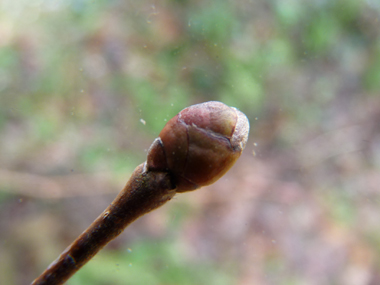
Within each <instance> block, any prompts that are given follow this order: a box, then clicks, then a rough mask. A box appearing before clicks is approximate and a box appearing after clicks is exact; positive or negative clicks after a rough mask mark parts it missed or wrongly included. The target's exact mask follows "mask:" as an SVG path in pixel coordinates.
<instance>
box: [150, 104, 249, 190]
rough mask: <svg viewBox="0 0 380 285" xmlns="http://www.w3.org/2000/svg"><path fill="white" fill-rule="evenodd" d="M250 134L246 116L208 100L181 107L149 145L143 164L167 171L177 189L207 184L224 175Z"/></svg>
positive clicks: (151, 168)
mask: <svg viewBox="0 0 380 285" xmlns="http://www.w3.org/2000/svg"><path fill="white" fill-rule="evenodd" d="M248 133H249V122H248V119H247V117H246V116H245V115H244V114H243V113H242V112H240V111H239V110H237V109H236V108H233V107H228V106H227V105H225V104H223V103H221V102H217V101H210V102H205V103H202V104H197V105H193V106H190V107H188V108H185V109H183V110H182V111H181V112H179V114H177V115H176V116H175V117H174V118H172V119H171V120H170V121H169V122H168V123H167V124H166V125H165V127H164V128H163V129H162V131H161V133H160V135H159V137H158V138H157V139H156V140H155V141H154V142H153V144H152V145H151V147H150V148H149V152H148V158H147V164H146V167H147V169H149V170H152V171H169V172H171V173H172V175H173V178H174V179H175V181H174V182H175V183H176V185H177V190H176V191H177V192H185V191H190V190H194V189H197V188H199V187H201V186H205V185H209V184H211V183H213V182H215V181H216V180H218V179H219V178H220V177H221V176H223V175H224V174H225V173H226V172H227V171H228V170H229V169H230V168H231V167H232V165H233V164H234V163H235V161H236V160H237V159H238V158H239V156H240V154H241V153H242V151H243V149H244V147H245V145H246V143H247V140H248Z"/></svg>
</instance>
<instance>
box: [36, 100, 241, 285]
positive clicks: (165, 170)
mask: <svg viewBox="0 0 380 285" xmlns="http://www.w3.org/2000/svg"><path fill="white" fill-rule="evenodd" d="M248 132H249V123H248V119H247V117H246V116H245V115H244V114H243V113H241V112H240V111H238V110H237V109H235V108H231V107H228V106H226V105H224V104H223V103H220V102H215V101H214V102H206V103H203V104H198V105H193V106H190V107H188V108H185V109H184V110H182V111H181V112H180V113H179V114H177V115H176V116H175V117H174V118H172V119H171V120H170V121H169V122H168V123H167V124H166V125H165V127H164V128H163V130H162V131H161V133H160V135H159V137H158V138H157V139H155V140H154V142H153V144H152V145H151V147H150V148H149V151H148V156H147V161H146V162H145V163H143V164H141V165H139V166H138V167H137V168H136V169H135V171H134V172H133V174H132V176H131V178H130V179H129V181H128V183H127V185H126V186H125V187H124V189H123V190H122V191H121V192H120V194H119V195H118V196H117V197H116V199H115V200H114V201H113V202H112V203H111V205H110V206H109V207H108V208H107V209H106V210H105V211H104V212H103V213H102V214H101V215H100V216H99V217H98V218H97V219H96V220H95V221H94V222H93V223H92V224H91V225H90V227H89V228H88V229H87V230H85V231H84V232H83V233H82V234H81V235H80V236H79V237H78V238H77V239H76V240H75V241H74V242H73V243H72V244H71V245H70V246H69V247H68V248H67V249H66V250H65V251H64V252H63V253H62V254H61V255H60V256H59V257H58V259H57V260H56V261H54V262H53V263H52V264H51V265H50V266H49V267H48V268H47V269H46V270H45V271H44V272H43V273H42V274H41V276H40V277H38V278H37V279H35V280H34V281H33V283H32V285H56V284H63V283H64V282H65V281H66V280H67V279H68V278H70V276H72V275H73V274H74V273H75V272H76V271H78V270H79V269H80V268H81V267H82V266H83V265H84V264H85V263H86V262H87V261H89V260H90V259H91V258H92V257H93V256H94V255H95V254H96V253H97V252H98V251H99V250H100V249H102V248H103V247H104V246H105V245H106V244H107V243H108V242H109V241H111V240H112V239H114V238H115V237H117V236H118V235H119V234H120V233H121V232H122V231H123V230H124V228H125V227H126V226H128V225H129V224H130V223H131V222H133V221H134V220H135V219H137V218H138V217H140V216H142V215H144V214H146V213H148V212H150V211H151V210H153V209H156V208H158V207H160V206H161V205H163V204H164V203H166V202H167V201H169V200H170V199H171V198H172V197H173V196H174V195H175V193H180V192H186V191H191V190H195V189H198V188H199V187H201V186H204V185H209V184H211V183H213V182H215V181H216V180H217V179H219V178H220V177H221V176H223V175H224V174H225V173H226V172H227V170H228V169H229V168H231V166H232V165H233V164H234V163H235V161H236V160H237V159H238V158H239V156H240V154H241V153H242V151H243V149H244V147H245V145H246V143H247V139H248Z"/></svg>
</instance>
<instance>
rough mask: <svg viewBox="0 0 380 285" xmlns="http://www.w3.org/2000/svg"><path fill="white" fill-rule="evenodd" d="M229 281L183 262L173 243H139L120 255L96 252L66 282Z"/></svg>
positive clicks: (193, 263)
mask: <svg viewBox="0 0 380 285" xmlns="http://www.w3.org/2000/svg"><path fill="white" fill-rule="evenodd" d="M231 282H232V278H231V276H228V275H227V274H225V273H224V272H223V271H221V270H218V269H216V268H215V265H213V264H208V263H205V262H202V261H199V260H196V261H195V260H194V261H191V260H186V258H185V253H184V252H183V251H182V250H181V245H180V244H178V243H176V241H174V240H172V241H170V240H167V241H164V242H155V243H152V242H150V241H146V242H144V241H140V242H137V243H135V244H133V245H132V246H131V249H127V250H124V251H120V252H115V251H104V252H100V253H99V254H98V255H97V256H96V257H95V258H94V259H93V260H91V261H90V262H89V263H88V264H86V265H85V266H84V267H83V268H82V269H81V270H80V271H79V272H78V273H77V274H76V275H75V276H73V277H72V278H71V280H70V281H69V282H68V284H69V285H81V284H88V283H91V284H93V285H103V284H115V285H117V284H120V285H122V284H129V285H143V284H151V285H154V284H168V285H169V284H173V285H174V284H185V285H186V284H189V285H191V284H211V285H214V284H215V285H222V284H231Z"/></svg>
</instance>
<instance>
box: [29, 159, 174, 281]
mask: <svg viewBox="0 0 380 285" xmlns="http://www.w3.org/2000/svg"><path fill="white" fill-rule="evenodd" d="M174 195H175V186H174V183H173V182H172V178H171V177H170V174H169V173H167V172H156V171H149V170H146V169H144V163H143V164H141V165H139V166H138V167H137V168H136V169H135V171H134V172H133V174H132V176H131V178H130V179H129V181H128V182H127V184H126V185H125V187H124V189H123V190H122V191H121V192H120V193H119V195H118V196H117V197H116V199H115V200H114V201H113V202H112V203H111V204H110V205H109V206H108V208H107V209H106V210H105V211H104V212H103V213H102V214H101V215H100V216H99V217H98V218H97V219H96V220H95V221H94V222H93V223H92V224H91V225H90V226H89V227H88V228H87V229H86V230H85V231H84V232H83V233H82V234H81V235H80V236H79V237H78V238H77V239H76V240H75V241H74V242H73V243H72V244H71V245H70V246H69V247H68V248H67V249H66V250H65V251H63V252H62V254H61V255H60V256H59V257H58V258H57V259H56V260H55V261H54V262H53V263H52V264H51V265H50V266H49V267H48V268H47V269H46V270H45V271H44V272H43V273H42V274H41V275H40V276H39V277H38V278H37V279H35V280H34V281H33V282H32V283H31V285H58V284H63V283H64V282H65V281H66V280H68V279H69V278H70V277H71V276H72V275H73V274H74V273H75V272H77V271H78V270H79V269H80V268H81V267H82V266H83V265H84V264H86V262H87V261H89V260H90V259H91V258H92V257H93V256H94V255H95V254H96V253H97V252H98V251H99V250H100V249H102V248H103V247H104V246H105V245H106V244H107V243H108V242H109V241H111V240H112V239H114V238H115V237H117V236H118V235H119V234H120V233H121V232H122V231H123V230H124V229H125V228H126V227H127V226H128V225H129V224H130V223H132V222H133V221H134V220H136V219H137V218H138V217H140V216H142V215H144V214H146V213H148V212H150V211H152V210H154V209H156V208H158V207H160V206H161V205H163V204H164V203H166V202H167V201H169V200H170V199H171V198H172V197H173V196H174Z"/></svg>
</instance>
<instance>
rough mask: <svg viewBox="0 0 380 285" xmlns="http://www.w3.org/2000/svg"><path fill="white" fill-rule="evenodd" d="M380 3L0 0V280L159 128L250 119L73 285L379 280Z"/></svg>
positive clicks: (51, 252) (89, 206) (47, 248)
mask: <svg viewBox="0 0 380 285" xmlns="http://www.w3.org/2000/svg"><path fill="white" fill-rule="evenodd" d="M379 14H380V2H379V1H376V0H336V1H324V0H308V1H301V0H288V1H282V0H235V1H227V0H218V1H217V0H206V1H186V0H182V1H180V0H171V1H170V0H157V1H146V0H142V1H130V0H125V1H120V0H112V1H104V0H102V1H101V0H98V1H93V0H91V1H90V0H66V1H64V0H35V1H26V0H16V1H14V0H2V1H1V2H0V276H1V277H0V279H1V280H0V283H1V284H4V285H8V284H13V285H19V284H20V285H21V284H29V283H30V282H31V281H32V280H33V279H34V278H36V277H37V276H38V275H39V274H40V273H41V272H42V271H43V270H44V269H45V268H46V267H47V266H48V265H49V264H50V263H51V262H52V261H53V260H54V259H55V258H56V257H57V256H58V255H59V254H60V253H61V252H62V250H63V249H65V248H66V247H67V246H68V245H69V244H70V243H71V242H72V241H73V240H74V239H75V238H76V237H77V236H78V235H79V234H80V233H81V232H82V231H83V230H84V229H85V228H86V227H87V226H88V225H89V224H90V223H91V222H92V221H93V220H94V219H95V218H96V217H97V216H98V215H99V214H100V213H101V212H102V211H103V210H104V209H105V208H106V206H107V205H108V204H109V203H110V202H111V201H112V200H113V199H114V197H115V196H116V194H117V193H118V192H119V191H120V190H121V189H122V187H123V186H124V184H125V183H126V181H127V180H128V178H129V175H130V173H131V171H133V169H134V168H135V167H136V166H137V165H138V164H140V163H141V162H143V161H145V158H146V151H147V149H148V147H149V146H150V144H151V143H152V141H153V140H154V138H155V137H157V136H158V133H159V132H160V130H161V129H162V127H163V126H164V125H165V123H166V121H167V120H168V119H170V118H171V117H172V116H174V115H175V114H177V113H178V112H179V111H180V110H182V109H183V108H185V107H187V106H189V105H191V104H196V103H201V102H204V101H210V100H218V101H222V102H224V103H226V104H228V105H231V106H235V107H237V108H239V109H240V110H241V111H243V112H244V113H245V114H246V115H247V116H248V118H249V119H250V123H251V132H250V139H249V141H248V145H247V148H246V150H245V151H244V152H243V155H242V157H241V158H240V159H239V160H238V162H237V163H236V164H235V166H234V167H233V168H232V169H231V170H230V171H229V172H228V173H227V174H226V175H225V176H224V177H223V178H222V179H220V181H218V182H216V183H215V184H213V185H211V186H209V187H204V188H202V189H201V190H198V191H194V192H189V193H185V194H180V195H177V196H176V198H175V199H174V200H172V201H171V202H170V203H168V204H166V205H164V206H163V207H162V208H160V209H158V210H156V211H154V212H152V213H150V214H148V215H146V216H144V217H142V218H140V219H139V220H138V221H136V222H135V223H133V224H132V225H131V226H130V227H128V228H127V230H126V231H125V232H124V233H123V234H122V235H121V236H120V237H118V238H117V239H116V240H115V241H113V242H111V243H110V244H109V245H108V246H107V247H106V248H105V249H104V250H102V251H101V252H100V253H99V254H98V255H97V256H96V257H95V258H94V259H93V260H92V261H90V262H89V263H88V264H87V265H86V266H85V267H84V268H83V269H82V270H80V271H79V272H78V273H77V274H76V275H75V276H73V277H72V278H71V279H70V281H69V282H67V284H69V285H80V284H94V285H107V284H116V285H118V284H120V285H122V284H129V285H135V284H136V285H138V284H144V285H145V284H211V285H214V284H215V285H219V284H226V285H228V284H238V285H246V284H247V285H248V284H295V285H298V284H308V285H313V284H318V285H319V284H344V285H351V284H352V285H362V284H363V285H364V284H380V173H379V170H380V16H379Z"/></svg>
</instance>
